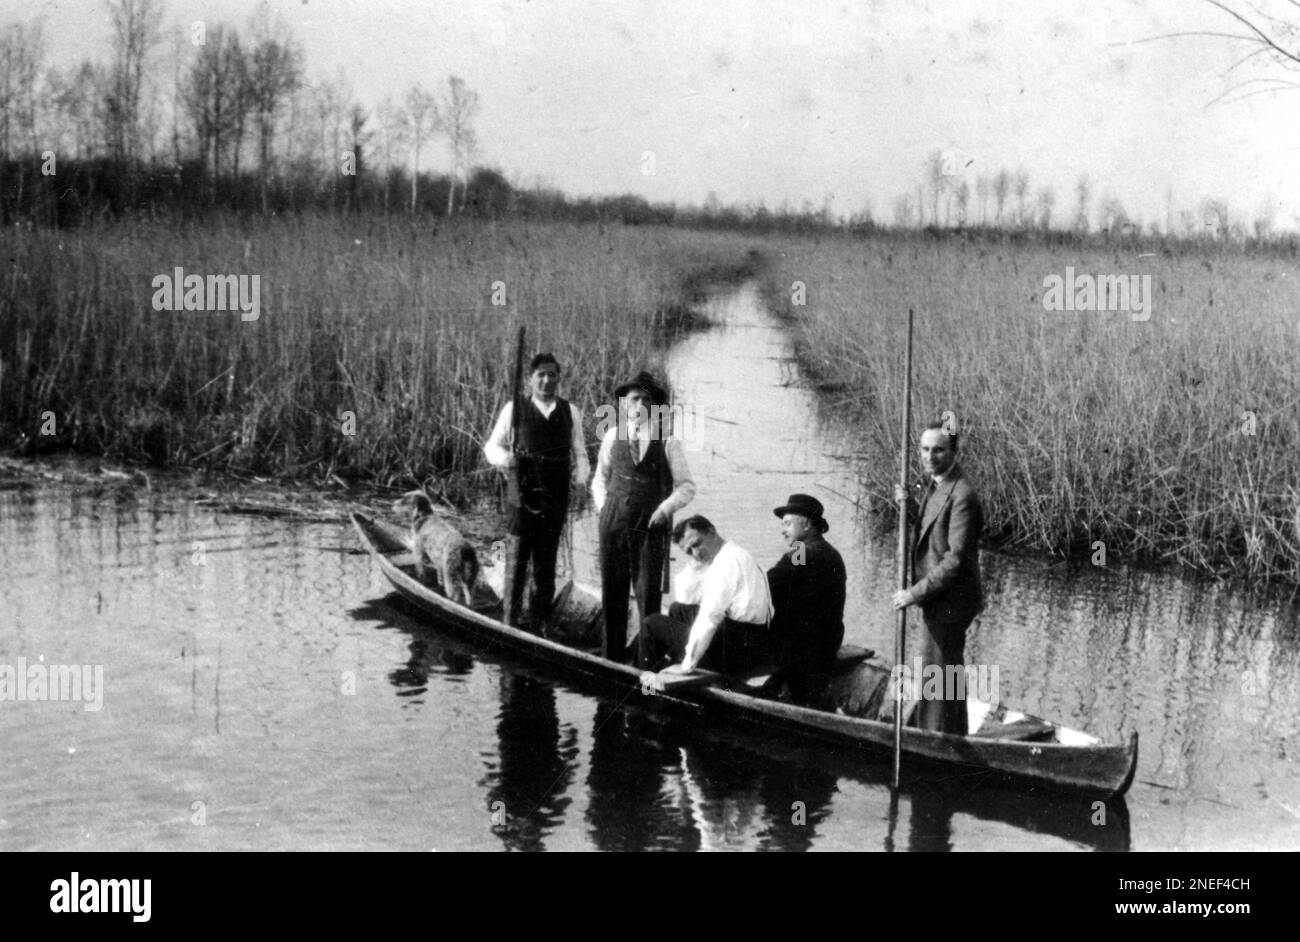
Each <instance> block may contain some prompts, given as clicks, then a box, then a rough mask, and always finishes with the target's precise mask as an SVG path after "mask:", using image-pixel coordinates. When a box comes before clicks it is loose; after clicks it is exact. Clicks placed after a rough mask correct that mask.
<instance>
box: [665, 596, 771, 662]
mask: <svg viewBox="0 0 1300 942" xmlns="http://www.w3.org/2000/svg"><path fill="white" fill-rule="evenodd" d="M699 610H700V607H699V606H698V605H683V604H682V603H680V602H674V603H673V604H672V605H670V606H669V607H668V614H667V615H651V616H650V617H649V618H647V619H646V620H645V622H644V623H643V625H642V630H641V636H642V639H643V643H642V646H641V652H642V661H641V666H642V667H644V668H646V669H647V670H659V669H662V668H663V667H665V666H667V664H663V663H660V662H662V661H667V663H671V664H680V663H681V660H682V658H683V657H685V656H686V642H687V641H689V640H690V637H691V623H692V622H693V621H695V616H696V615H698V614H699ZM774 660H775V645H774V644H773V643H772V635H771V632H770V631H768V628H767V625H751V624H749V623H748V622H743V621H733V620H732V619H730V618H725V619H723V621H722V624H721V625H719V626H718V630H717V631H716V632H714V635H713V640H712V641H711V642H709V647H708V649H707V650H706V651H705V652H704V657H702V658H701V659H700V664H699V666H700V667H701V668H702V669H703V670H710V671H718V672H719V673H722V674H734V673H737V672H739V671H747V670H750V669H751V668H754V667H761V666H765V665H768V664H772V663H773V661H774Z"/></svg>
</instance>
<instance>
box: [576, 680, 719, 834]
mask: <svg viewBox="0 0 1300 942" xmlns="http://www.w3.org/2000/svg"><path fill="white" fill-rule="evenodd" d="M659 732H660V730H659V729H657V728H656V724H655V723H653V722H652V721H651V720H650V719H649V718H648V717H646V716H645V715H643V714H640V713H635V712H631V711H628V710H625V709H621V708H619V707H617V706H615V705H614V704H612V703H608V702H606V701H604V700H602V701H600V702H599V703H598V704H597V705H596V712H595V717H594V718H593V720H592V732H591V753H590V756H589V762H590V768H589V769H588V773H587V790H588V792H589V798H588V804H587V818H586V820H587V825H588V828H589V833H590V835H591V840H592V842H593V843H594V844H595V845H596V847H597V848H599V849H600V850H617V851H640V850H649V849H651V848H659V849H663V850H697V849H699V846H700V839H699V834H698V832H697V831H696V829H695V828H694V826H693V824H692V822H691V820H690V816H689V813H688V810H687V809H686V808H685V807H684V806H683V804H682V803H681V802H679V801H676V800H675V797H676V796H675V795H673V794H670V793H669V791H668V789H667V782H668V779H669V778H670V776H672V775H674V774H675V770H676V766H677V762H678V751H677V749H676V748H675V747H673V746H672V745H670V744H665V743H664V742H662V741H661V740H660V739H659V738H658V733H659Z"/></svg>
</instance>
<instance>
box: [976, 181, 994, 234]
mask: <svg viewBox="0 0 1300 942" xmlns="http://www.w3.org/2000/svg"><path fill="white" fill-rule="evenodd" d="M992 192H993V183H992V181H990V180H989V178H988V174H985V173H981V174H980V175H979V176H977V177H976V178H975V198H976V199H977V200H979V204H980V225H981V226H986V225H988V221H989V213H988V209H989V194H990V193H992Z"/></svg>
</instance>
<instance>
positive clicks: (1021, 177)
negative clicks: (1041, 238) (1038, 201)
mask: <svg viewBox="0 0 1300 942" xmlns="http://www.w3.org/2000/svg"><path fill="white" fill-rule="evenodd" d="M1011 192H1012V193H1013V194H1015V197H1016V215H1017V217H1018V218H1017V220H1016V223H1017V225H1019V226H1020V228H1022V229H1023V228H1025V227H1026V226H1028V225H1029V205H1028V204H1029V171H1028V170H1025V169H1024V168H1023V167H1022V168H1021V169H1019V170H1017V171H1016V175H1015V177H1014V178H1013V179H1012V181H1011Z"/></svg>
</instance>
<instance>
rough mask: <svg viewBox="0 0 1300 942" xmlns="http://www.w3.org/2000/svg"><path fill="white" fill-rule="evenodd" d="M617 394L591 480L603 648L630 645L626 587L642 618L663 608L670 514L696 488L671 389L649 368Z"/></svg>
mask: <svg viewBox="0 0 1300 942" xmlns="http://www.w3.org/2000/svg"><path fill="white" fill-rule="evenodd" d="M614 394H615V395H616V396H617V397H618V398H619V401H620V404H621V407H622V408H621V411H620V413H619V417H618V422H617V423H616V424H615V426H614V427H612V428H610V429H608V430H607V431H606V432H605V435H604V437H603V438H602V439H601V443H600V454H599V456H598V457H597V459H596V475H595V477H594V478H593V479H592V482H591V492H592V496H593V497H594V498H595V501H596V510H597V511H598V512H599V513H600V581H601V598H602V599H603V600H604V603H605V605H604V608H605V623H604V627H605V633H604V646H603V653H604V656H605V657H607V658H609V659H610V660H614V661H622V660H623V659H624V657H625V652H626V648H627V594H628V588H629V586H630V585H632V584H633V582H635V587H636V599H637V603H638V605H639V607H640V615H641V619H642V621H643V622H644V620H645V618H646V616H647V615H657V614H659V608H660V605H661V603H662V600H663V592H662V578H663V566H664V561H665V558H666V557H667V553H668V528H669V527H670V526H671V520H672V515H673V514H674V513H676V512H677V511H678V510H681V509H682V508H683V507H685V506H686V505H687V504H688V503H690V501H691V499H692V498H693V497H694V496H695V483H694V482H693V481H692V480H691V471H690V468H688V467H687V465H686V454H685V452H684V450H683V449H682V443H681V441H680V440H679V439H677V438H674V437H673V436H672V434H671V429H670V425H669V423H666V422H665V421H664V416H663V412H662V409H663V407H664V405H665V403H666V402H667V399H668V396H667V393H665V392H664V389H663V387H662V386H660V385H659V384H658V383H657V382H655V380H654V377H652V376H651V375H650V374H649V373H646V372H641V373H638V374H637V375H636V376H635V377H634V378H633V379H631V380H629V381H628V382H626V383H624V384H623V385H621V386H619V387H618V389H616V390H615V392H614Z"/></svg>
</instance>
